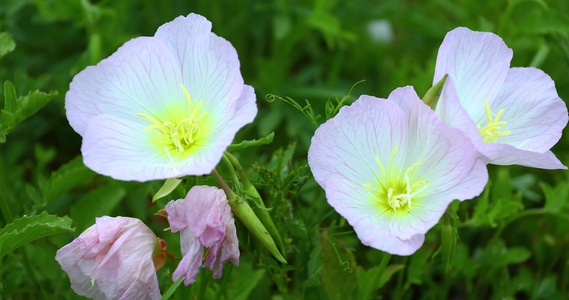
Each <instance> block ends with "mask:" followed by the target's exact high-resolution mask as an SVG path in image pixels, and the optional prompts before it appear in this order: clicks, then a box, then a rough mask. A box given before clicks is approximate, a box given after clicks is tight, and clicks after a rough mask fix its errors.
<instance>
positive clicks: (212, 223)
mask: <svg viewBox="0 0 569 300" xmlns="http://www.w3.org/2000/svg"><path fill="white" fill-rule="evenodd" d="M166 212H167V213H168V222H170V228H171V230H172V232H178V231H180V244H181V246H182V255H183V258H182V260H181V261H180V264H179V265H178V267H177V268H176V270H175V271H174V273H173V274H172V279H173V280H174V281H176V280H178V278H180V276H182V275H185V278H184V284H185V285H189V284H191V283H193V282H195V281H196V275H197V274H198V272H199V268H200V265H202V260H203V259H204V247H207V248H208V250H207V251H208V253H207V254H206V256H207V258H206V259H205V260H206V261H205V263H204V264H203V267H208V268H210V269H211V270H212V271H213V278H214V279H218V278H220V277H221V271H222V269H223V264H224V263H225V262H226V261H228V260H230V261H231V262H232V263H233V264H234V265H236V266H239V243H238V241H237V232H236V230H235V221H234V220H233V216H232V215H231V207H230V206H229V203H228V202H227V197H226V195H225V192H224V191H223V190H221V189H218V188H216V187H211V186H194V187H192V188H191V189H190V191H189V192H188V195H186V198H185V199H179V200H175V201H170V202H169V203H168V204H167V205H166Z"/></svg>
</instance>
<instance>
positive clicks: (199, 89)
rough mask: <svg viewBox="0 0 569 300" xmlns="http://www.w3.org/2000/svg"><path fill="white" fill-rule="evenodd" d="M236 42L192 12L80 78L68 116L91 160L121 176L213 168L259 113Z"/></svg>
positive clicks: (100, 169)
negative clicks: (245, 83) (243, 70)
mask: <svg viewBox="0 0 569 300" xmlns="http://www.w3.org/2000/svg"><path fill="white" fill-rule="evenodd" d="M255 101H256V98H255V93H254V90H253V88H252V87H250V86H248V85H244V84H243V78H242V76H241V73H240V70H239V60H238V58H237V53H236V51H235V49H234V48H233V46H232V45H231V44H230V43H229V42H228V41H226V40H225V39H223V38H221V37H218V36H217V35H215V34H213V33H212V32H211V23H210V22H209V21H208V20H206V19H205V18H204V17H202V16H200V15H196V14H190V15H188V16H187V17H183V16H180V17H178V18H176V19H175V20H174V21H172V22H169V23H166V24H164V25H162V26H160V28H158V31H157V32H156V34H155V35H154V36H153V37H138V38H135V39H132V40H130V41H128V42H126V43H125V44H124V45H123V46H121V47H120V48H119V49H118V50H117V51H116V52H115V53H114V54H112V55H111V56H110V57H108V58H106V59H104V60H102V61H101V62H99V63H98V64H97V65H96V66H90V67H87V68H86V69H85V70H83V71H81V72H80V73H79V74H77V75H76V76H75V78H73V81H72V82H71V85H70V89H69V92H68V93H67V94H66V96H65V108H66V110H67V118H68V119H69V123H70V124H71V126H72V127H73V129H74V130H75V131H76V132H77V133H79V134H80V135H81V136H82V137H83V144H82V146H81V152H82V154H83V157H84V162H85V165H87V166H88V167H89V168H91V169H93V170H95V171H96V172H98V173H101V174H104V175H108V176H111V177H113V178H115V179H119V180H138V181H147V180H153V179H165V178H173V177H179V176H184V175H203V174H209V173H210V172H211V171H212V170H213V169H214V167H215V166H216V164H217V163H218V162H219V160H220V159H221V156H222V153H223V151H224V150H225V149H226V148H227V146H228V145H229V144H230V143H231V142H232V140H233V138H234V136H235V134H236V132H237V131H238V130H239V129H240V128H241V127H243V126H244V125H245V124H248V123H250V122H252V121H253V119H254V118H255V115H256V114H257V106H256V104H255Z"/></svg>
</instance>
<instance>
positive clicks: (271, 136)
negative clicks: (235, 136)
mask: <svg viewBox="0 0 569 300" xmlns="http://www.w3.org/2000/svg"><path fill="white" fill-rule="evenodd" d="M274 138H275V133H274V132H271V133H270V134H269V135H267V136H266V137H264V138H260V139H258V140H250V141H242V142H240V143H237V144H232V145H230V146H229V147H227V151H235V150H240V149H244V148H249V147H257V146H261V145H267V144H270V143H272V142H273V139H274Z"/></svg>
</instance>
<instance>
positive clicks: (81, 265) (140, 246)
mask: <svg viewBox="0 0 569 300" xmlns="http://www.w3.org/2000/svg"><path fill="white" fill-rule="evenodd" d="M157 243H158V242H157V238H156V235H154V233H153V232H152V230H150V228H148V227H147V226H146V225H144V223H142V221H140V220H138V219H134V218H127V217H115V218H112V217H107V216H105V217H101V218H97V219H96V223H95V225H93V226H91V227H89V228H88V229H87V230H85V231H84V232H83V233H81V235H80V236H79V237H77V238H76V239H75V240H73V241H72V242H71V243H69V244H67V245H65V246H64V247H63V248H61V249H59V250H58V251H57V254H56V256H55V259H56V260H57V261H58V262H59V264H60V265H61V268H62V269H63V270H64V271H65V272H66V273H67V275H69V280H70V281H71V287H72V288H73V290H74V291H75V292H76V293H77V294H79V295H82V296H85V297H89V298H93V299H160V298H161V295H160V289H159V288H158V279H157V278H156V271H155V266H154V263H153V253H154V251H155V250H156V246H157V245H158V244H157Z"/></svg>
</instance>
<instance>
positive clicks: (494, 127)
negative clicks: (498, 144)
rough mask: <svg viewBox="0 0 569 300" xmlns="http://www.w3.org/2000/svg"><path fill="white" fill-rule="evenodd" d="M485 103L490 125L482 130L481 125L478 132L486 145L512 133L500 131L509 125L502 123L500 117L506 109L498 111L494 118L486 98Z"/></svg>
mask: <svg viewBox="0 0 569 300" xmlns="http://www.w3.org/2000/svg"><path fill="white" fill-rule="evenodd" d="M484 103H485V105H486V117H487V118H488V125H486V126H484V128H482V127H481V126H480V125H477V126H478V130H480V135H482V140H484V143H485V144H488V143H491V142H493V141H494V140H495V139H496V138H497V137H500V136H505V135H509V134H511V133H512V132H511V131H509V130H506V131H500V129H501V126H504V125H506V124H507V122H506V121H500V117H501V116H502V114H503V113H504V111H505V110H506V108H502V109H500V110H499V111H498V113H497V114H496V116H495V117H492V111H491V110H490V105H489V104H488V99H486V98H484Z"/></svg>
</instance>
